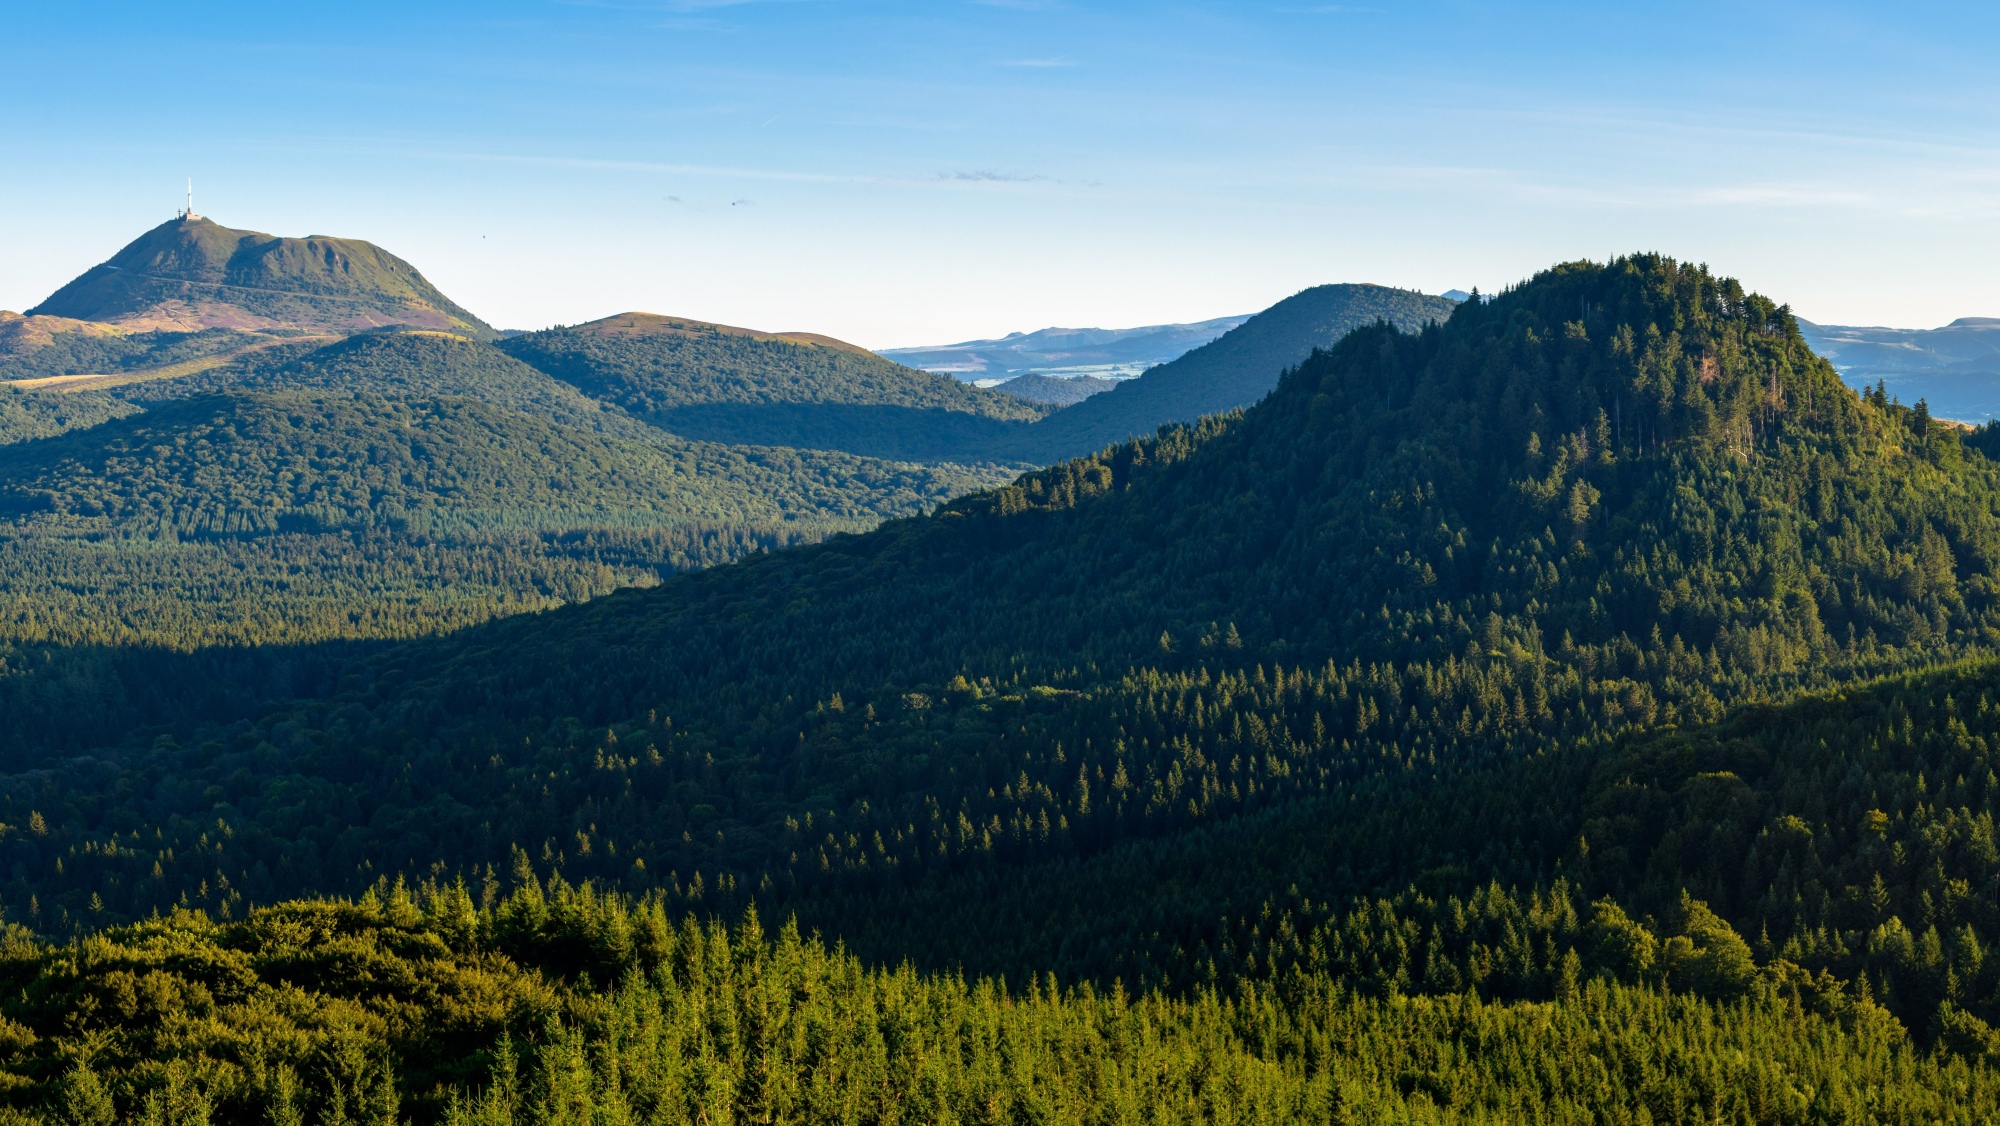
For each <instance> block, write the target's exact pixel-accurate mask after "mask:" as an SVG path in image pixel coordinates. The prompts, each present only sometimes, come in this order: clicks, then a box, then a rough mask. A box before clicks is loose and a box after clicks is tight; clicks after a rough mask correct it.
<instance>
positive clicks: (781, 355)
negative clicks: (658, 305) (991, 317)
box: [498, 313, 1049, 460]
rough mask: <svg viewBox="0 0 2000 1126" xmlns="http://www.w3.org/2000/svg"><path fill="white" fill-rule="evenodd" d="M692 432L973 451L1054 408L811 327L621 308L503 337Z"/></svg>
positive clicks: (969, 454) (761, 441) (951, 453)
mask: <svg viewBox="0 0 2000 1126" xmlns="http://www.w3.org/2000/svg"><path fill="white" fill-rule="evenodd" d="M498 347H499V348H501V349H502V350H503V351H505V352H507V353H508V354H509V355H512V356H514V357H516V358H518V359H520V360H522V361H524V362H526V363H529V364H532V365H534V366H535V367H536V368H539V369H540V370H542V371H545V372H547V373H548V374H550V375H552V376H555V377H556V378H558V379H561V380H564V381H566V382H569V383H571V384H574V385H575V386H576V387H577V388H579V389H580V390H582V391H583V392H584V393H585V394H588V395H591V396H593V397H595V398H599V399H602V400H604V401H607V402H610V403H614V404H616V405H618V406H620V407H622V408H624V409H625V410H626V411H629V412H630V413H632V414H633V415H635V416H637V417H639V418H643V419H645V420H647V421H649V422H651V423H653V424H654V425H656V426H659V427H661V428H663V429H666V430H671V431H673V432H674V433H677V434H681V435H684V436H686V437H689V438H698V439H702V440H705V441H719V442H736V443H747V444H752V445H770V446H794V447H800V448H808V449H836V450H845V451H847V452H850V453H858V454H863V455H867V456H875V457H891V458H900V459H906V460H973V459H981V458H984V457H985V456H986V454H985V453H984V447H985V446H986V445H990V444H992V443H993V442H994V441H995V440H997V438H998V436H1000V435H1004V434H1007V433H1010V432H1011V431H1012V430H1013V429H1017V428H1018V427H1019V425H1020V424H1023V423H1026V422H1028V421H1032V420H1034V419H1037V418H1040V417H1042V416H1043V415H1044V414H1046V413H1047V412H1048V409H1049V408H1047V407H1044V406H1040V405H1037V404H1032V403H1028V402H1024V401H1023V400H1020V399H1016V398H1014V397H1012V396H1008V395H1002V394H999V393H997V392H993V391H987V390H984V389H981V388H978V387H973V386H971V385H969V384H965V383H961V382H959V381H958V380H955V379H952V378H950V377H949V376H943V375H935V374H933V373H930V372H925V371H918V370H916V369H915V368H907V367H904V366H902V365H901V364H896V363H892V362H890V361H888V360H885V359H883V358H882V357H880V356H877V355H875V354H874V353H872V352H869V351H866V350H865V349H861V348H857V347H855V346H854V345H852V344H847V343H844V342H842V341H838V340H833V339H832V338H830V337H820V336H815V335H813V334H810V333H790V334H780V333H764V332H755V331H752V330H749V329H740V328H732V327H730V326H727V325H716V324H709V323H707V322H703V321H688V320H682V319H679V318H673V317H662V316H657V315H654V314H649V313H621V314H619V315H617V316H614V317H606V318H604V319H603V320H598V321H592V322H591V323H589V324H584V325H575V326H571V327H568V328H560V329H551V330H549V331H546V332H536V333H528V334H526V335H522V336H516V337H512V338H510V339H507V340H504V341H501V342H500V343H499V345H498Z"/></svg>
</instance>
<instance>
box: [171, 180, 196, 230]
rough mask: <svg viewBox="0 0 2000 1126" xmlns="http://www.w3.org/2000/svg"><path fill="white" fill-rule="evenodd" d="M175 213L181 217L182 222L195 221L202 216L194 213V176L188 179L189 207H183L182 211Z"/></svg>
mask: <svg viewBox="0 0 2000 1126" xmlns="http://www.w3.org/2000/svg"><path fill="white" fill-rule="evenodd" d="M174 214H175V216H176V217H177V218H179V219H180V221H181V222H183V223H192V222H194V221H195V220H196V219H199V218H201V216H199V215H196V214H195V213H194V180H193V179H192V178H190V179H189V180H188V202H187V207H185V208H183V209H182V210H180V211H177V212H175V213H174Z"/></svg>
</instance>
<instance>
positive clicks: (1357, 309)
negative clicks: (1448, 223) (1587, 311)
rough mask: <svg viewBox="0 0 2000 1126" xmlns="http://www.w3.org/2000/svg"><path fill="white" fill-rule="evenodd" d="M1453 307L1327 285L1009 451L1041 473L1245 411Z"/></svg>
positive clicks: (1378, 289) (1079, 408) (1396, 292)
mask: <svg viewBox="0 0 2000 1126" xmlns="http://www.w3.org/2000/svg"><path fill="white" fill-rule="evenodd" d="M1454 304H1455V303H1454V302H1452V301H1449V300H1446V299H1445V298H1442V297H1426V296H1424V295H1423V294H1421V293H1413V292H1410V291H1408V290H1402V289H1390V288H1387V287H1385V286H1379V285H1321V286H1314V287H1313V288H1311V289H1308V290H1305V291H1303V292H1301V293H1297V294H1294V295H1292V296H1291V297H1287V298H1286V299H1284V300H1283V301H1280V302H1278V303H1277V304H1276V305H1273V306H1271V307H1270V308H1268V309H1266V310H1264V311H1263V312H1261V313H1259V314H1257V315H1256V316H1254V317H1251V318H1250V319H1249V320H1247V321H1245V322H1244V323H1243V324H1241V325H1238V326H1237V327H1235V328H1233V329H1231V330H1230V331H1229V332H1227V333H1224V334H1223V335H1222V336H1221V337H1220V338H1218V339H1216V340H1212V341H1210V342H1209V343H1207V344H1204V345H1202V346H1201V347H1199V348H1196V349H1194V350H1193V351H1191V352H1188V353H1187V354H1186V355H1183V356H1181V357H1180V358H1178V359H1176V360H1173V361H1170V362H1168V363H1164V364H1161V365H1160V366H1159V367H1156V368H1153V369H1151V370H1150V371H1148V372H1146V374H1144V375H1142V376H1140V377H1139V378H1137V379H1128V380H1125V381H1124V382H1122V383H1119V384H1118V385H1117V386H1115V387H1113V388H1111V389H1110V390H1109V391H1108V392H1106V393H1105V394H1104V395H1101V396H1098V395H1093V396H1090V397H1089V398H1088V399H1087V400H1085V401H1083V402H1081V403H1079V404H1077V405H1075V406H1072V407H1071V408H1070V409H1068V410H1065V411H1063V412H1061V413H1060V414H1057V415H1054V416H1052V417H1050V418H1049V419H1048V420H1046V421H1045V422H1043V423H1041V424H1038V425H1037V426H1036V427H1035V428H1033V429H1032V430H1027V431H1022V432H1019V433H1016V434H1013V435H1011V436H1010V437H1009V439H1008V444H1007V445H1006V447H1005V449H1006V450H1007V451H1008V452H1010V453H1012V454H1013V456H1015V457H1016V458H1018V459H1019V460H1022V461H1031V462H1035V463H1037V464H1047V463H1049V462H1054V461H1060V460H1062V459H1064V458H1070V457H1079V456H1082V455H1085V454H1089V453H1093V452H1095V451H1097V450H1100V449H1103V448H1104V447H1106V446H1109V445H1111V444H1113V443H1115V442H1122V441H1124V440H1126V439H1128V438H1135V437H1138V438H1143V437H1149V436H1151V435H1152V433H1153V431H1154V430H1156V429H1158V428H1159V427H1161V426H1164V425H1166V424H1168V423H1171V422H1190V421H1193V420H1194V419H1197V418H1200V417H1202V416H1203V415H1209V414H1219V413H1221V412H1223V411H1228V410H1233V409H1235V408H1237V407H1246V406H1249V405H1250V404H1251V403H1254V402H1256V401H1257V400H1259V399H1261V398H1263V397H1264V396H1265V395H1266V394H1268V393H1269V392H1270V390H1271V389H1272V388H1273V387H1276V386H1277V385H1278V376H1279V374H1280V373H1282V372H1283V371H1284V370H1285V369H1286V368H1289V367H1291V366H1292V365H1294V364H1296V363H1298V362H1299V361H1301V360H1303V359H1305V358H1306V357H1307V356H1309V355H1311V354H1312V351H1313V349H1315V348H1328V347H1331V346H1332V345H1333V343H1334V342H1335V341H1337V340H1339V339H1340V338H1341V337H1343V336H1345V335H1347V333H1348V332H1349V331H1350V330H1353V329H1356V328H1359V327H1361V326H1362V325H1366V324H1372V323H1374V322H1375V321H1378V320H1379V321H1386V322H1388V323H1389V324H1392V325H1395V326H1396V327H1397V328H1399V329H1402V330H1403V331H1404V332H1415V331H1417V330H1419V329H1421V328H1423V326H1424V325H1426V324H1428V323H1429V322H1431V321H1443V320H1445V319H1446V318H1448V317H1450V316H1451V311H1452V309H1453V307H1454Z"/></svg>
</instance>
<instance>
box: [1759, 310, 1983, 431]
mask: <svg viewBox="0 0 2000 1126" xmlns="http://www.w3.org/2000/svg"><path fill="white" fill-rule="evenodd" d="M1799 331H1800V333H1801V334H1802V335H1803V336H1804V337H1805V339H1806V343H1808V344H1810V345H1811V346H1812V349H1813V351H1815V352H1818V353H1819V354H1820V355H1822V356H1824V357H1826V358H1827V359H1828V360H1829V361H1831V362H1832V363H1833V366H1834V367H1835V368H1836V369H1838V370H1839V372H1840V374H1841V377H1842V378H1843V379H1845V380H1846V381H1847V382H1848V383H1849V384H1850V385H1851V386H1854V387H1857V388H1867V387H1873V386H1875V384H1877V383H1881V384H1882V385H1883V387H1884V388H1885V389H1886V390H1887V391H1888V393H1889V394H1890V395H1893V396H1895V397H1896V398H1898V399H1901V400H1902V401H1903V402H1905V403H1914V402H1916V401H1917V400H1918V399H1923V400H1925V401H1926V403H1927V404H1928V405H1929V407H1930V410H1931V413H1932V414H1933V415H1936V416H1937V417H1940V418H1949V419H1955V420H1958V421H1961V422H1984V421H1986V420H1987V419H1990V418H2000V317H1960V318H1959V319H1957V320H1955V321H1953V322H1951V323H1950V324H1948V325H1946V326H1944V327H1943V328H1930V329H1922V328H1863V327H1857V326H1853V325H1819V324H1813V323H1812V322H1811V321H1806V320H1801V321H1799Z"/></svg>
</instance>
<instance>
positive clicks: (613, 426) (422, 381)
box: [124, 331, 661, 441]
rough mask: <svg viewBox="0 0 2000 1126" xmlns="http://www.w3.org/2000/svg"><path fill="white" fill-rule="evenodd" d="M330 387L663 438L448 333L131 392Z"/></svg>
mask: <svg viewBox="0 0 2000 1126" xmlns="http://www.w3.org/2000/svg"><path fill="white" fill-rule="evenodd" d="M305 389H314V390H326V391H334V392H342V393H348V394H375V395H394V396H411V395H415V396H425V397H429V396H438V395H456V396H464V397H467V398H473V399H479V400H481V401H483V402H486V403H489V404H491V405H493V406H496V407H500V408H502V409H504V410H509V411H516V412H519V413H521V414H526V415H530V416H533V417H535V418H539V419H544V420H547V421H549V422H555V423H560V424H562V425H564V426H573V427H578V428H581V429H584V430H591V431H595V432H597V433H600V434H604V435H606V436H607V437H613V438H623V439H627V440H631V441H653V440H656V439H658V438H660V436H661V435H660V432H659V429H658V428H657V427H654V426H649V425H647V424H646V423H644V422H641V421H639V420H638V419H635V418H633V417H631V416H630V415H629V414H627V413H626V412H625V411H624V410H622V409H620V408H619V407H617V406H615V405H613V404H610V403H606V402H603V401H600V400H597V399H593V398H591V397H589V396H587V395H585V394H583V393H581V392H579V391H578V390H577V389H576V388H575V387H572V386H571V385H569V384H567V383H564V382H563V381H561V380H559V379H552V378H550V377H549V376H547V375H544V374H543V373H542V372H539V371H537V370H535V369H534V368H532V367H529V366H528V365H527V364H524V363H522V362H520V361H519V360H516V359H514V358H513V357H511V356H509V355H507V354H506V353H504V352H502V351H500V350H499V349H497V348H495V347H493V346H492V345H491V344H486V343H482V342H480V341H476V340H467V339H466V338H464V337H462V336H454V335H451V334H449V333H442V332H425V331H417V332H381V333H361V334H358V335H355V336H350V337H347V338H346V339H344V340H339V341H336V342H334V343H331V344H328V343H326V342H324V341H313V342H310V343H306V344H301V345H297V346H294V347H288V348H276V349H270V350H267V351H264V352H261V353H258V354H256V355H254V356H246V357H244V358H243V359H241V360H239V361H237V362H235V363H232V364H228V365H225V366H223V367H219V368H215V369H211V370H208V371H204V372H199V373H196V374H193V375H189V376H186V377H183V378H178V379H164V380H154V381H151V382H148V383H146V384H143V385H135V386H133V387H131V388H129V389H127V390H126V391H125V392H124V393H125V395H126V397H127V398H130V399H132V400H134V401H137V402H156V401H160V400H165V399H176V398H180V397H182V396H185V395H189V394H199V393H201V392H205V391H293V390H305Z"/></svg>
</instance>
